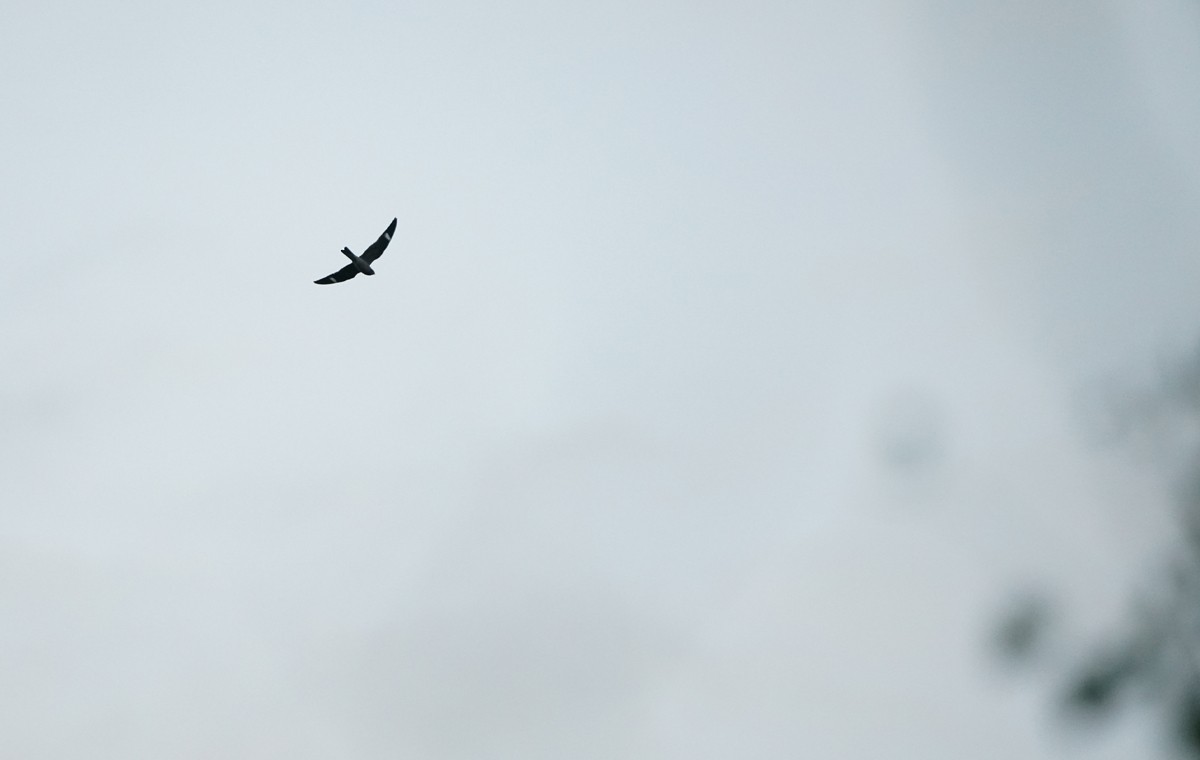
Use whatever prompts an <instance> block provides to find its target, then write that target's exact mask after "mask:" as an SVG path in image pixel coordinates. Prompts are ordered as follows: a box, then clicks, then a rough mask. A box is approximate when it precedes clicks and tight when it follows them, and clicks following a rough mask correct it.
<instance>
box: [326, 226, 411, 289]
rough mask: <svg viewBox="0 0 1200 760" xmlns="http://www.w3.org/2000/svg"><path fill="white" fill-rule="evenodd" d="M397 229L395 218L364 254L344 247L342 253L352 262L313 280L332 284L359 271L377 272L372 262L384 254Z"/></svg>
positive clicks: (347, 278) (365, 272) (364, 272)
mask: <svg viewBox="0 0 1200 760" xmlns="http://www.w3.org/2000/svg"><path fill="white" fill-rule="evenodd" d="M395 231H396V220H395V219H393V220H392V223H391V224H389V225H388V228H387V229H386V230H384V231H383V234H382V235H380V236H379V239H378V240H376V241H375V242H374V243H371V245H370V246H369V247H368V248H367V250H365V251H363V255H362V256H355V255H354V252H353V251H351V250H350V249H349V248H343V249H342V253H344V254H346V258H348V259H350V263H349V264H347V265H346V266H344V267H342V268H341V269H339V270H337V271H336V272H334V273H333V274H331V275H329V276H328V277H322V278H321V279H319V280H313V282H315V283H316V284H318V285H331V284H333V283H335V282H345V281H346V280H349V279H350V278H351V277H353V276H354V275H356V274H358V273H359V272H362V273H363V274H375V270H374V269H372V268H371V262H372V261H374V260H375V259H377V258H379V257H380V256H382V255H383V249H384V248H387V246H388V243H390V242H392V233H393V232H395Z"/></svg>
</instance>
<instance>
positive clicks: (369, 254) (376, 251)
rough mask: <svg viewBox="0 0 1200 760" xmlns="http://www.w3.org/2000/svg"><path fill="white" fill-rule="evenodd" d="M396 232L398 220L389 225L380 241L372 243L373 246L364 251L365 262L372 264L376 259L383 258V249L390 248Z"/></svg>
mask: <svg viewBox="0 0 1200 760" xmlns="http://www.w3.org/2000/svg"><path fill="white" fill-rule="evenodd" d="M395 231H396V220H395V219H393V220H392V223H391V224H389V225H388V228H387V229H386V230H384V231H383V234H382V235H380V236H379V239H378V240H376V241H375V242H374V243H371V245H370V246H369V247H368V248H367V250H365V251H363V255H362V259H363V261H365V262H367V263H368V264H370V263H371V262H372V261H374V260H375V259H377V258H379V257H380V256H382V255H383V249H384V248H387V247H388V243H390V242H392V233H394V232H395Z"/></svg>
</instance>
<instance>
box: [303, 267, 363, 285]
mask: <svg viewBox="0 0 1200 760" xmlns="http://www.w3.org/2000/svg"><path fill="white" fill-rule="evenodd" d="M356 274H358V267H356V266H354V262H353V261H352V262H350V263H349V264H347V265H346V266H344V267H342V268H341V269H339V270H337V271H336V272H334V273H333V274H331V275H329V276H328V277H322V278H321V279H319V280H313V282H315V283H317V284H318V285H332V284H333V283H335V282H345V281H346V280H349V279H350V278H351V277H353V276H354V275H356Z"/></svg>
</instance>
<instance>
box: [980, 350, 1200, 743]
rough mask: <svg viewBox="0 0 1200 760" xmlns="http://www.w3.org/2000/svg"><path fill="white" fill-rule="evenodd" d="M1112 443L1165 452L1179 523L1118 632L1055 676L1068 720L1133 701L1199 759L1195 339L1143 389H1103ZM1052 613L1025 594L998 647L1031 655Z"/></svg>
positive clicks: (1109, 714)
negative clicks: (1144, 706) (1187, 350)
mask: <svg viewBox="0 0 1200 760" xmlns="http://www.w3.org/2000/svg"><path fill="white" fill-rule="evenodd" d="M1106 393H1107V395H1108V398H1107V402H1108V403H1107V409H1108V413H1109V415H1110V419H1109V420H1107V422H1106V424H1104V426H1103V427H1104V430H1105V431H1107V433H1110V434H1111V433H1116V435H1105V436H1104V437H1105V439H1106V440H1107V441H1108V442H1110V443H1118V444H1123V445H1127V446H1133V447H1139V448H1140V447H1145V446H1147V445H1148V446H1149V449H1150V450H1151V451H1152V452H1155V453H1156V454H1158V455H1162V456H1163V459H1164V462H1166V463H1167V469H1166V472H1167V473H1168V476H1169V477H1170V478H1172V480H1173V482H1174V485H1175V488H1174V489H1173V490H1172V493H1173V494H1174V498H1175V507H1176V509H1177V518H1178V523H1179V534H1178V535H1179V541H1178V542H1177V544H1175V545H1174V546H1172V547H1169V551H1167V552H1165V553H1164V559H1163V560H1162V562H1163V564H1162V566H1161V570H1162V572H1161V573H1160V574H1156V577H1155V578H1152V579H1149V581H1150V582H1149V583H1148V584H1147V585H1146V586H1145V590H1144V591H1143V592H1142V593H1141V594H1139V595H1138V596H1137V597H1136V598H1135V599H1134V600H1133V602H1134V604H1133V606H1132V612H1131V613H1130V614H1129V615H1128V618H1127V620H1126V621H1125V624H1124V625H1123V627H1122V630H1120V631H1115V632H1113V633H1112V634H1110V635H1109V636H1106V637H1105V640H1104V641H1102V642H1093V643H1092V644H1090V645H1087V646H1085V647H1084V648H1083V652H1084V656H1083V659H1082V661H1081V662H1079V663H1077V664H1076V665H1075V666H1074V667H1073V668H1069V669H1068V670H1067V672H1066V674H1065V675H1063V676H1062V677H1061V681H1060V687H1059V688H1060V689H1061V691H1060V693H1059V696H1058V700H1059V703H1060V707H1061V708H1062V711H1061V714H1062V719H1063V720H1064V721H1066V722H1072V721H1078V720H1089V721H1093V720H1094V721H1106V720H1114V719H1117V718H1118V717H1119V716H1120V714H1121V713H1122V712H1123V710H1125V709H1126V708H1127V707H1128V706H1130V705H1132V704H1134V703H1139V702H1140V703H1142V704H1147V705H1149V706H1150V707H1151V712H1152V714H1157V715H1158V716H1159V717H1160V719H1161V723H1162V727H1163V730H1164V732H1165V733H1166V734H1167V735H1168V738H1169V739H1170V745H1171V746H1172V748H1173V749H1174V751H1175V752H1176V753H1177V754H1178V755H1179V756H1180V757H1184V758H1196V759H1198V760H1200V346H1198V347H1197V350H1196V351H1195V352H1194V353H1193V354H1192V355H1190V356H1186V357H1183V358H1181V359H1180V360H1178V361H1176V362H1173V363H1169V364H1167V365H1165V366H1163V367H1161V368H1160V371H1159V373H1158V378H1157V380H1156V381H1155V382H1154V383H1153V384H1152V385H1151V386H1150V387H1148V388H1143V389H1140V390H1135V389H1129V388H1125V389H1120V390H1118V389H1116V388H1112V387H1110V388H1108V389H1107V391H1106ZM1052 618H1053V609H1052V607H1051V605H1050V604H1049V603H1048V602H1046V601H1045V600H1044V598H1039V597H1036V596H1029V595H1025V596H1024V597H1021V598H1020V599H1019V601H1018V603H1016V604H1013V605H1012V606H1011V608H1010V609H1009V610H1007V611H1006V612H1005V613H1004V614H1003V615H1002V616H1001V621H1000V624H999V625H998V626H997V627H996V632H995V639H996V649H997V651H998V653H999V654H1000V655H1001V656H1002V657H1004V658H1007V659H1009V660H1012V661H1028V660H1030V659H1031V658H1032V657H1033V656H1034V654H1035V653H1036V652H1037V651H1038V648H1039V642H1040V640H1041V639H1043V638H1045V632H1046V630H1047V629H1048V627H1049V626H1050V623H1051V622H1052Z"/></svg>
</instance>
